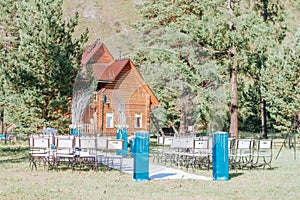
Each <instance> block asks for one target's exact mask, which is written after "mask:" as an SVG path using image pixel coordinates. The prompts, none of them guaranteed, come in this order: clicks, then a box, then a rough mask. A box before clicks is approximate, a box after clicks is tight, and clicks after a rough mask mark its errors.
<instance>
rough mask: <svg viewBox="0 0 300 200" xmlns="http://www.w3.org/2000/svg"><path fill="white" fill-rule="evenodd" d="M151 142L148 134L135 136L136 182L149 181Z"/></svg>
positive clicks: (134, 175) (134, 177)
mask: <svg viewBox="0 0 300 200" xmlns="http://www.w3.org/2000/svg"><path fill="white" fill-rule="evenodd" d="M149 141H150V134H149V133H148V132H136V133H135V134H134V145H133V147H134V153H135V154H134V161H133V162H134V163H133V179H135V180H136V181H144V180H149Z"/></svg>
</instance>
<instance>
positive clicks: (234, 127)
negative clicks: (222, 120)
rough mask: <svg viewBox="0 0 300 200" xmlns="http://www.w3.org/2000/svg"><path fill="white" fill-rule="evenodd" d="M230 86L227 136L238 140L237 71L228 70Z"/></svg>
mask: <svg viewBox="0 0 300 200" xmlns="http://www.w3.org/2000/svg"><path fill="white" fill-rule="evenodd" d="M230 84H231V94H232V98H231V103H230V130H229V136H230V137H235V138H238V136H239V135H238V89H237V70H236V69H233V68H232V69H231V70H230Z"/></svg>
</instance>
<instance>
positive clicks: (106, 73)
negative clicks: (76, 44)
mask: <svg viewBox="0 0 300 200" xmlns="http://www.w3.org/2000/svg"><path fill="white" fill-rule="evenodd" d="M129 62H130V60H129V59H124V60H115V61H113V62H111V63H109V64H107V65H105V64H103V63H95V64H93V65H92V68H93V72H94V75H95V76H96V77H97V79H98V81H108V82H111V81H114V80H115V79H116V77H117V76H118V75H119V74H120V72H121V71H122V70H123V68H124V67H125V66H126V65H127V63H129Z"/></svg>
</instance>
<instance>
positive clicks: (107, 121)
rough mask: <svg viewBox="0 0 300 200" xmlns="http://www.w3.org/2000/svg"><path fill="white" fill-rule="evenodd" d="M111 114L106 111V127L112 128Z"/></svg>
mask: <svg viewBox="0 0 300 200" xmlns="http://www.w3.org/2000/svg"><path fill="white" fill-rule="evenodd" d="M113 126H114V124H113V114H112V113H106V128H113Z"/></svg>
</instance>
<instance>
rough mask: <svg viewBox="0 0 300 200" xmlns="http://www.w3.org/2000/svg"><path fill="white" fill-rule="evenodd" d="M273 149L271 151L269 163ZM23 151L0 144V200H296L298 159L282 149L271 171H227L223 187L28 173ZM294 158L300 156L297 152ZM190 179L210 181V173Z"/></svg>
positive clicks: (299, 193) (107, 174) (95, 174)
mask: <svg viewBox="0 0 300 200" xmlns="http://www.w3.org/2000/svg"><path fill="white" fill-rule="evenodd" d="M278 151H279V148H278V147H277V148H276V149H274V158H275V156H276V155H277V153H278ZM27 152H28V148H27V147H26V145H25V146H24V145H23V144H20V143H17V144H15V145H10V144H8V145H5V144H3V143H1V144H0V199H113V200H114V199H143V200H146V199H155V200H158V199H170V200H171V199H172V200H174V199H191V200H192V199H193V200H194V199H239V200H240V199H299V198H300V170H299V167H300V153H299V154H298V155H299V158H298V160H294V151H293V150H290V149H287V148H284V149H283V150H282V151H281V153H280V154H279V156H278V159H277V160H275V159H274V160H273V162H272V166H273V170H269V169H266V170H261V169H255V170H238V171H235V170H232V171H230V180H229V181H199V180H150V181H143V182H136V181H134V180H133V177H132V175H130V174H125V173H122V172H119V171H114V170H105V171H92V170H91V171H72V170H69V169H68V170H58V171H56V170H47V169H44V168H43V167H38V170H34V171H31V169H30V168H29V162H28V155H27ZM299 152H300V150H299ZM195 173H196V174H199V175H203V176H211V173H212V172H211V171H206V170H198V171H196V172H195Z"/></svg>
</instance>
